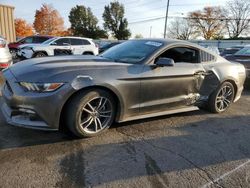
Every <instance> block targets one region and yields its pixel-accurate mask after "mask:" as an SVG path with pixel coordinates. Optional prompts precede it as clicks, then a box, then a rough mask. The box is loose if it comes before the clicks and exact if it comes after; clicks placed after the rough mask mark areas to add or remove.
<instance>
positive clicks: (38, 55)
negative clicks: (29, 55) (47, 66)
mask: <svg viewBox="0 0 250 188" xmlns="http://www.w3.org/2000/svg"><path fill="white" fill-rule="evenodd" d="M46 56H47V54H45V53H44V52H37V53H36V54H35V55H34V57H35V58H38V57H46Z"/></svg>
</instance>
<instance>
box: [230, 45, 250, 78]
mask: <svg viewBox="0 0 250 188" xmlns="http://www.w3.org/2000/svg"><path fill="white" fill-rule="evenodd" d="M225 58H226V59H227V60H229V61H232V62H238V63H241V64H243V65H244V66H245V68H246V71H247V78H250V46H246V47H245V48H243V49H241V50H239V51H238V52H236V53H235V54H233V55H230V56H226V57H225Z"/></svg>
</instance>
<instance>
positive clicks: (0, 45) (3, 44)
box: [0, 39, 6, 48]
mask: <svg viewBox="0 0 250 188" xmlns="http://www.w3.org/2000/svg"><path fill="white" fill-rule="evenodd" d="M5 46H6V41H5V40H1V39H0V48H5Z"/></svg>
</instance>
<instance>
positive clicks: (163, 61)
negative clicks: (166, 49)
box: [155, 57, 174, 67]
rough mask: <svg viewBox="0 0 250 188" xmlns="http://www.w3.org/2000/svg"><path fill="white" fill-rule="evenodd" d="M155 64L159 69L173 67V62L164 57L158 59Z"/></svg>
mask: <svg viewBox="0 0 250 188" xmlns="http://www.w3.org/2000/svg"><path fill="white" fill-rule="evenodd" d="M155 64H156V65H157V66H159V67H164V66H168V67H173V66H174V60H173V59H170V58H166V57H160V58H159V59H158V60H157V61H156V63H155Z"/></svg>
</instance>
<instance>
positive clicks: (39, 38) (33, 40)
mask: <svg viewBox="0 0 250 188" xmlns="http://www.w3.org/2000/svg"><path fill="white" fill-rule="evenodd" d="M50 38H52V36H43V35H35V36H29V37H25V38H21V39H20V40H18V41H17V42H13V43H9V45H8V46H9V49H10V53H11V55H12V57H13V58H17V50H18V47H19V46H20V45H23V44H40V43H43V42H44V41H46V40H48V39H50Z"/></svg>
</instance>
